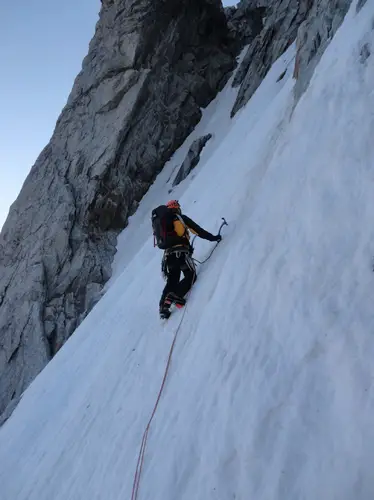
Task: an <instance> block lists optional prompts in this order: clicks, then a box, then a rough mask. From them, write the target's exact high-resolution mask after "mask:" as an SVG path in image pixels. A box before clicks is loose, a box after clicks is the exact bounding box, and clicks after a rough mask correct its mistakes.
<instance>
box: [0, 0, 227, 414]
mask: <svg viewBox="0 0 374 500" xmlns="http://www.w3.org/2000/svg"><path fill="white" fill-rule="evenodd" d="M234 65H235V54H234V53H233V51H232V47H231V46H230V44H229V33H228V28H227V22H226V17H225V15H224V11H223V8H222V6H221V3H220V1H219V0H102V8H101V13H100V20H99V22H98V24H97V27H96V33H95V36H94V38H93V40H92V41H91V44H90V48H89V54H88V55H87V57H86V58H85V59H84V62H83V69H82V71H81V73H80V74H79V75H78V77H77V78H76V81H75V84H74V87H73V90H72V92H71V95H70V96H69V99H68V102H67V104H66V106H65V108H64V109H63V111H62V114H61V116H60V118H59V119H58V122H57V124H56V128H55V131H54V134H53V137H52V139H51V141H50V143H49V144H48V145H47V146H46V148H45V149H44V150H43V152H42V153H41V155H40V156H39V158H38V160H37V162H36V164H35V165H34V166H33V168H32V170H31V172H30V174H29V176H28V178H27V179H26V181H25V183H24V186H23V188H22V191H21V193H20V195H19V197H18V199H17V200H16V202H15V203H14V204H13V206H12V207H11V210H10V213H9V216H8V219H7V221H6V223H5V225H4V228H3V231H2V233H1V236H0V414H1V413H3V412H4V411H5V410H6V408H8V410H9V409H10V408H12V407H13V406H14V404H15V401H16V400H17V398H19V396H20V394H21V393H22V391H23V390H24V389H25V388H26V387H27V386H28V384H29V383H30V382H31V381H32V379H33V378H34V377H35V376H36V375H37V374H38V372H39V371H40V370H41V369H42V368H43V367H44V366H45V364H46V363H47V362H48V361H49V359H50V358H51V357H52V356H53V355H54V354H55V353H56V352H57V351H58V349H59V348H60V347H61V346H62V344H63V343H64V342H65V341H66V339H67V338H68V337H69V336H70V335H71V334H72V332H73V331H74V329H75V328H76V326H77V325H78V324H79V322H80V321H81V320H82V319H83V318H84V316H85V315H86V314H87V312H88V311H89V309H90V308H91V307H92V305H93V303H94V301H95V300H96V298H97V295H98V293H99V292H100V290H101V288H102V285H103V284H104V283H105V281H106V280H107V279H108V278H109V276H110V272H111V269H110V265H111V261H112V258H113V255H114V252H115V244H116V235H117V234H118V232H119V231H120V230H122V229H123V228H124V227H125V225H126V222H127V219H128V216H129V215H130V214H132V213H133V212H134V210H135V209H136V206H137V204H138V202H139V200H140V199H141V198H142V196H143V195H144V194H145V192H146V191H147V189H148V187H149V186H150V184H151V183H152V181H153V180H154V178H155V176H156V175H157V173H158V172H159V171H160V170H161V169H162V167H163V165H164V163H165V161H167V160H168V159H169V158H170V156H171V155H172V153H173V152H174V151H175V150H176V149H177V148H178V147H179V146H180V145H181V144H182V142H183V141H184V139H185V138H186V137H187V135H188V134H189V133H190V132H191V131H192V129H193V128H194V126H195V125H196V124H197V123H198V121H199V119H200V117H201V111H200V108H201V107H205V106H206V105H207V104H208V103H209V102H210V101H211V100H212V99H213V98H214V97H215V96H216V94H217V92H218V91H219V90H220V89H221V88H222V87H223V85H224V84H225V83H226V81H227V79H228V77H229V75H230V72H231V71H232V70H233V68H234ZM7 413H8V412H5V413H3V415H7Z"/></svg>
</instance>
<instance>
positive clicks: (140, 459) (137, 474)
mask: <svg viewBox="0 0 374 500" xmlns="http://www.w3.org/2000/svg"><path fill="white" fill-rule="evenodd" d="M222 220H223V222H222V224H221V226H220V228H219V231H218V234H221V230H222V228H223V226H227V225H228V224H227V222H226V220H225V219H224V218H223V217H222ZM218 243H219V241H218V242H217V244H216V245H215V246H214V248H213V249H212V251H211V252H210V254H209V256H208V257H207V258H206V259H205V260H203V261H199V260H197V259H193V260H194V261H195V262H198V263H199V264H204V263H205V262H207V261H208V260H209V259H210V257H211V256H212V255H213V252H214V250H215V249H216V248H217V246H218ZM195 278H196V270H195V272H194V280H193V282H194V281H195ZM189 293H190V292H189ZM189 293H188V295H189ZM188 295H187V298H188ZM187 307H188V301H187V302H186V305H185V307H184V311H183V314H182V317H181V319H180V321H179V324H178V327H177V329H176V332H175V335H174V339H173V342H172V344H171V347H170V351H169V356H168V360H167V363H166V368H165V373H164V377H163V379H162V383H161V387H160V390H159V392H158V395H157V399H156V403H155V405H154V407H153V410H152V413H151V417H150V419H149V420H148V423H147V425H146V428H145V430H144V433H143V438H142V443H141V446H140V451H139V456H138V461H137V464H136V470H135V476H134V483H133V487H132V494H131V500H137V498H138V493H139V486H140V478H141V474H142V470H143V465H144V455H145V450H146V446H147V440H148V433H149V429H150V427H151V424H152V421H153V418H154V416H155V414H156V411H157V408H158V405H159V403H160V400H161V396H162V393H163V390H164V387H165V383H166V379H167V376H168V373H169V368H170V365H171V358H172V355H173V351H174V347H175V343H176V341H177V337H178V333H179V331H180V329H181V326H182V323H183V319H184V317H185V315H186V311H187Z"/></svg>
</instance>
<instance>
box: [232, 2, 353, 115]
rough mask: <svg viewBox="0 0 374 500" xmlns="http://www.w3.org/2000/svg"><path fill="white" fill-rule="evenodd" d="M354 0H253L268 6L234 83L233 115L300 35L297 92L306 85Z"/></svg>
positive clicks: (298, 42) (255, 3)
mask: <svg viewBox="0 0 374 500" xmlns="http://www.w3.org/2000/svg"><path fill="white" fill-rule="evenodd" d="M350 4H351V0H333V1H330V0H280V1H279V2H270V1H268V0H264V1H262V2H261V0H259V1H258V2H256V1H255V0H253V2H252V5H255V6H259V5H260V6H262V7H265V9H266V12H265V22H264V27H263V30H262V31H261V33H260V34H259V35H258V36H257V37H256V38H255V40H254V41H253V42H252V43H251V44H250V46H249V48H248V50H247V53H246V54H245V57H244V59H243V61H242V63H241V65H240V67H239V69H238V71H237V73H236V76H235V79H234V81H233V86H234V87H235V86H239V87H240V88H239V92H238V97H237V99H236V102H235V104H234V107H233V110H232V115H234V114H235V113H236V112H237V111H238V110H239V109H241V108H242V107H243V106H244V105H245V104H246V103H247V102H248V101H249V99H250V98H251V97H252V95H253V94H254V92H255V91H256V90H257V88H258V86H259V85H260V83H261V82H262V80H263V79H264V77H265V76H266V74H267V72H268V71H269V69H270V67H271V65H272V64H273V63H274V62H275V60H276V59H278V57H280V56H281V55H282V53H283V52H284V51H285V50H286V49H287V48H288V47H289V45H290V44H292V43H293V42H294V41H295V39H296V37H297V57H296V63H295V74H294V76H295V77H296V78H297V80H298V81H297V83H296V86H295V96H296V98H299V97H300V95H301V93H302V92H304V90H305V89H306V88H307V86H308V83H309V81H310V78H311V76H312V74H313V71H314V69H315V67H316V65H317V63H318V61H319V59H320V57H321V55H322V54H323V52H324V50H325V48H326V46H327V44H328V43H329V41H330V40H331V38H332V37H333V35H334V34H335V32H336V30H337V29H338V27H339V26H340V24H341V23H342V21H343V19H344V16H345V14H346V13H347V11H348V8H349V5H350Z"/></svg>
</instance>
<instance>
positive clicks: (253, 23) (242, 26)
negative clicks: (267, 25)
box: [225, 0, 266, 51]
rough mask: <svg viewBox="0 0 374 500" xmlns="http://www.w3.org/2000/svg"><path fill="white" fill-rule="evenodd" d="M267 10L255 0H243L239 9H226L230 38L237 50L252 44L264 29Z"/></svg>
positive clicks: (238, 6)
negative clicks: (254, 0)
mask: <svg viewBox="0 0 374 500" xmlns="http://www.w3.org/2000/svg"><path fill="white" fill-rule="evenodd" d="M265 13H266V8H265V7H264V6H261V5H257V4H256V3H255V2H253V0H242V1H241V2H239V4H238V5H237V7H226V9H225V14H226V18H227V26H228V28H229V36H230V39H231V40H232V43H233V45H234V46H235V50H238V51H239V50H241V49H242V48H243V47H244V46H245V45H247V44H249V43H251V42H252V41H253V40H254V39H255V37H256V36H257V35H259V34H260V33H261V31H262V30H263V27H264V22H263V21H264V16H265Z"/></svg>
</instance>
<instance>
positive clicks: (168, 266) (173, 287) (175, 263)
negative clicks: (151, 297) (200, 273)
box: [160, 252, 196, 307]
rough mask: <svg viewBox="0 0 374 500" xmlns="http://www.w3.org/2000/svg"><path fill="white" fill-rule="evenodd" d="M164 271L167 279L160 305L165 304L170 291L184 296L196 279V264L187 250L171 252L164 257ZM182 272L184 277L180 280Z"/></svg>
mask: <svg viewBox="0 0 374 500" xmlns="http://www.w3.org/2000/svg"><path fill="white" fill-rule="evenodd" d="M163 272H164V273H165V275H166V278H167V281H166V285H165V288H164V291H163V292H162V295H161V300H160V307H162V306H163V304H164V300H165V297H166V295H167V294H168V293H169V292H174V293H176V294H177V295H178V296H179V297H184V296H185V295H186V294H187V293H188V292H189V291H190V289H191V287H192V285H193V284H194V283H195V281H196V269H195V264H194V262H193V260H192V258H191V255H190V254H189V253H186V252H176V253H170V254H169V255H166V256H165V257H164V261H163ZM181 273H183V275H184V277H183V279H182V281H179V280H180V277H181Z"/></svg>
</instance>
